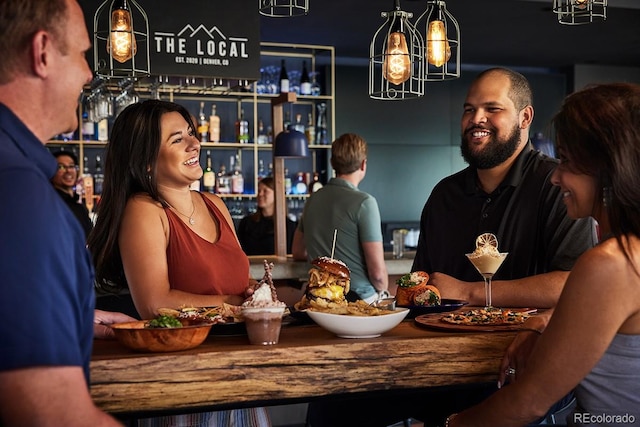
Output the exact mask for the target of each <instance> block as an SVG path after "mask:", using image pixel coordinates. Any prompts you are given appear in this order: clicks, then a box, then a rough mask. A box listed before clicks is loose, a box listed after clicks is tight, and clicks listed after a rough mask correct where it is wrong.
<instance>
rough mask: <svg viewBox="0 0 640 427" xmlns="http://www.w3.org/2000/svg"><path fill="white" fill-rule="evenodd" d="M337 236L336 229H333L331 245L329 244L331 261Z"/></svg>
mask: <svg viewBox="0 0 640 427" xmlns="http://www.w3.org/2000/svg"><path fill="white" fill-rule="evenodd" d="M337 236H338V229H337V228H334V229H333V243H332V244H331V259H333V254H334V253H335V250H336V237H337Z"/></svg>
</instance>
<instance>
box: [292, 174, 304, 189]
mask: <svg viewBox="0 0 640 427" xmlns="http://www.w3.org/2000/svg"><path fill="white" fill-rule="evenodd" d="M292 192H293V194H307V182H306V180H305V178H304V172H298V173H297V174H296V179H295V183H294V184H293V189H292Z"/></svg>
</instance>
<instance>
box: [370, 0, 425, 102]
mask: <svg viewBox="0 0 640 427" xmlns="http://www.w3.org/2000/svg"><path fill="white" fill-rule="evenodd" d="M381 15H382V17H383V18H387V20H386V22H385V23H384V24H383V25H382V26H381V27H380V28H379V29H378V31H376V33H375V34H374V36H373V40H372V41H371V46H370V50H369V96H370V97H371V98H373V99H382V100H402V99H408V98H417V97H420V96H422V95H424V81H423V79H422V75H423V73H424V47H423V41H422V37H421V36H420V33H418V32H417V31H416V29H415V27H414V26H413V24H411V22H409V18H411V17H413V14H412V13H410V12H404V11H402V10H401V9H400V0H395V9H394V10H393V11H391V12H382V14H381Z"/></svg>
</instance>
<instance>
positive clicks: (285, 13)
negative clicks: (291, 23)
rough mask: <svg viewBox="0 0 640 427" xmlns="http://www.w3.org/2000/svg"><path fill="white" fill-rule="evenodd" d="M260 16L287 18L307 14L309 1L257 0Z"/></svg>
mask: <svg viewBox="0 0 640 427" xmlns="http://www.w3.org/2000/svg"><path fill="white" fill-rule="evenodd" d="M258 8H259V11H260V15H263V16H268V17H270V18H289V17H292V16H302V15H306V14H308V13H309V0H258Z"/></svg>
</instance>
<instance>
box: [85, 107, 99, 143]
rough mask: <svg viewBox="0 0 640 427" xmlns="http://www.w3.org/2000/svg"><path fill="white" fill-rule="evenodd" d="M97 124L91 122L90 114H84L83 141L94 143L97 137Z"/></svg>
mask: <svg viewBox="0 0 640 427" xmlns="http://www.w3.org/2000/svg"><path fill="white" fill-rule="evenodd" d="M95 128H96V126H95V123H93V122H92V121H91V120H89V113H88V112H87V111H83V112H82V140H83V141H92V140H93V138H94V136H95Z"/></svg>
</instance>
